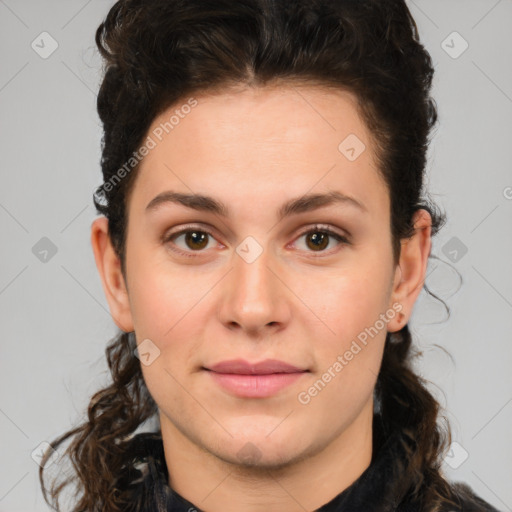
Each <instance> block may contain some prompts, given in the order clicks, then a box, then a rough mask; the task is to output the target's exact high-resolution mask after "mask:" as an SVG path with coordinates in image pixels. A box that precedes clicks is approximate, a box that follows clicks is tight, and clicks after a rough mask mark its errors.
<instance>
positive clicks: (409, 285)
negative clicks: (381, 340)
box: [387, 209, 432, 332]
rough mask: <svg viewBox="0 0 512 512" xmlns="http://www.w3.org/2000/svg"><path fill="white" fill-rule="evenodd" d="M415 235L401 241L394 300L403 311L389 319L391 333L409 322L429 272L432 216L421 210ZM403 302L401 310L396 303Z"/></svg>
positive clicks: (394, 285) (415, 226) (416, 222)
mask: <svg viewBox="0 0 512 512" xmlns="http://www.w3.org/2000/svg"><path fill="white" fill-rule="evenodd" d="M413 225H414V234H413V235H412V236H411V237H410V238H405V239H403V240H402V241H401V243H400V244H401V248H400V259H399V262H398V265H397V266H396V270H395V277H394V282H393V290H392V294H391V302H390V307H391V305H392V304H395V307H396V310H397V311H400V313H399V314H398V315H396V316H395V317H394V318H393V319H392V320H390V321H389V322H388V327H387V330H388V331H389V332H395V331H399V330H400V329H401V328H402V327H403V326H404V325H405V324H406V323H407V322H408V321H409V318H410V316H411V314H412V309H413V306H414V303H415V302H416V299H417V298H418V295H419V293H420V292H421V289H422V288H423V283H424V281H425V274H426V271H427V264H428V257H429V256H430V250H431V248H432V240H431V232H432V218H431V216H430V214H429V213H428V212H427V211H426V210H424V209H419V210H417V211H416V212H415V213H414V216H413ZM397 304H400V305H401V309H400V310H399V309H398V307H397V306H396V305H397Z"/></svg>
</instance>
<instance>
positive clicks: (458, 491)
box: [439, 482, 500, 512]
mask: <svg viewBox="0 0 512 512" xmlns="http://www.w3.org/2000/svg"><path fill="white" fill-rule="evenodd" d="M451 490H452V493H453V499H454V501H455V502H456V503H457V508H454V507H453V505H444V506H443V508H442V509H441V510H440V511H439V512H500V511H499V510H498V509H496V508H494V507H493V506H492V505H490V504H489V503H487V502H486V501H484V500H483V499H482V498H480V497H479V496H477V495H476V494H475V493H474V492H473V490H472V489H471V487H469V485H467V484H465V483H462V482H456V483H452V484H451Z"/></svg>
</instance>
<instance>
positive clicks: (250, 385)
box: [203, 359, 309, 398]
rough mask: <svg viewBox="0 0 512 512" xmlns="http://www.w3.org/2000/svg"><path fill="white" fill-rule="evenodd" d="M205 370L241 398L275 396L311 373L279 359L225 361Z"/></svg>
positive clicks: (214, 380) (231, 392)
mask: <svg viewBox="0 0 512 512" xmlns="http://www.w3.org/2000/svg"><path fill="white" fill-rule="evenodd" d="M203 370H205V371H206V373H207V374H208V375H209V376H210V378H211V379H212V381H213V382H214V383H215V384H217V385H218V386H220V387H221V388H222V389H223V390H224V391H227V392H228V393H230V394H231V395H234V396H237V397H239V398H267V397H270V396H273V395H275V394H277V393H278V392H279V391H281V390H283V389H284V388H286V387H288V386H290V385H291V384H293V383H294V382H296V381H297V380H299V379H300V378H302V377H303V376H304V375H306V374H308V373H309V370H307V369H301V368H299V367H297V366H295V365H291V364H289V363H286V362H283V361H278V360H276V359H267V360H265V361H262V362H260V363H248V362H246V361H243V360H241V359H238V360H230V361H223V362H221V363H218V364H215V365H212V366H210V367H203Z"/></svg>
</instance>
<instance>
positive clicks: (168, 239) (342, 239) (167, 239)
mask: <svg viewBox="0 0 512 512" xmlns="http://www.w3.org/2000/svg"><path fill="white" fill-rule="evenodd" d="M191 231H197V232H199V233H206V234H208V235H209V236H211V237H212V238H215V236H214V235H213V233H212V232H211V231H209V230H208V229H207V228H203V227H200V226H193V225H192V226H186V227H185V228H183V229H181V230H180V231H176V232H175V233H170V234H169V235H168V236H165V237H164V239H163V242H164V243H167V242H171V241H172V239H174V238H176V237H178V236H180V235H183V234H186V233H189V232H191ZM311 233H323V234H326V235H329V236H330V237H332V238H334V239H335V240H336V241H338V242H339V245H341V246H343V245H350V241H349V240H348V238H347V237H345V236H343V235H340V234H339V233H336V232H335V231H333V230H332V229H330V228H329V227H326V226H321V225H319V224H316V225H314V226H313V227H312V228H310V229H308V230H306V231H303V232H302V233H300V234H299V235H298V237H297V238H301V237H303V236H304V235H309V234H311ZM173 245H174V244H173ZM170 249H171V250H172V251H174V252H176V253H178V254H179V255H180V256H185V257H188V258H196V257H197V255H196V254H191V253H190V252H185V251H182V250H181V249H177V248H176V246H175V247H172V246H171V247H170ZM193 252H196V253H201V252H204V251H203V250H198V251H192V253H193ZM307 252H312V253H315V252H316V251H307ZM318 252H319V253H323V252H327V254H328V255H329V254H330V252H331V251H325V250H323V251H318ZM313 257H315V258H317V257H322V256H313Z"/></svg>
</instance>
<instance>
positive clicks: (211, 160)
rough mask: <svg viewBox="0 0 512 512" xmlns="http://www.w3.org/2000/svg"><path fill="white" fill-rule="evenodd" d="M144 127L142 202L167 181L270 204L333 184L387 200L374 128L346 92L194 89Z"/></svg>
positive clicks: (366, 198) (380, 205)
mask: <svg viewBox="0 0 512 512" xmlns="http://www.w3.org/2000/svg"><path fill="white" fill-rule="evenodd" d="M190 105H193V106H192V107H191V106H190ZM147 136H148V137H150V138H151V139H152V141H153V143H154V147H153V148H152V149H151V150H150V151H149V152H148V154H147V155H146V156H145V157H144V159H143V160H142V162H141V164H140V167H139V170H138V176H137V179H136V185H135V187H134V191H133V194H132V197H133V206H134V207H135V208H137V210H139V211H142V210H143V209H144V208H145V206H146V205H147V203H148V202H149V201H150V200H151V199H153V197H154V196H156V195H157V194H159V193H161V192H163V191H165V190H173V191H178V192H182V193H197V194H204V195H210V196H212V195H213V196H215V197H218V198H219V199H221V200H222V202H224V203H232V202H236V201H238V203H239V205H244V204H245V205H248V204H252V206H253V207H256V206H257V205H256V203H254V200H255V199H257V200H258V201H259V204H260V205H263V204H266V203H268V204H269V206H270V203H275V202H283V201H284V200H285V197H284V196H289V197H296V196H300V195H304V194H306V193H319V192H326V191H332V190H337V191H340V192H343V193H345V194H347V195H351V196H354V197H357V198H358V199H359V200H360V201H361V202H363V203H364V204H368V205H374V206H375V207H376V208H377V210H379V209H380V210H381V211H380V213H382V209H387V201H388V197H387V188H386V186H385V184H384V182H383V181H382V178H381V176H380V173H379V172H378V171H377V166H376V162H375V155H374V150H373V147H372V142H371V139H370V133H369V131H368V129H367V127H366V126H365V124H364V122H363V120H362V118H361V117H360V116H359V113H358V110H357V106H356V98H355V97H354V96H353V95H352V94H351V93H349V92H346V91H341V90H339V91H334V90H328V89H325V88H320V87H312V86H309V87H308V86H280V87H267V88H248V89H243V90H239V91H236V92H233V91H231V92H226V93H217V94H210V95H206V94H204V95H200V94H198V95H195V96H193V97H192V98H185V99H184V100H182V101H181V102H178V103H176V104H174V105H173V106H172V107H170V108H168V109H166V110H165V111H164V112H162V113H161V114H160V115H159V116H157V117H156V118H155V119H154V120H153V123H152V125H151V127H150V129H149V130H148V133H147ZM152 145H153V144H152ZM251 202H252V203H251Z"/></svg>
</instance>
